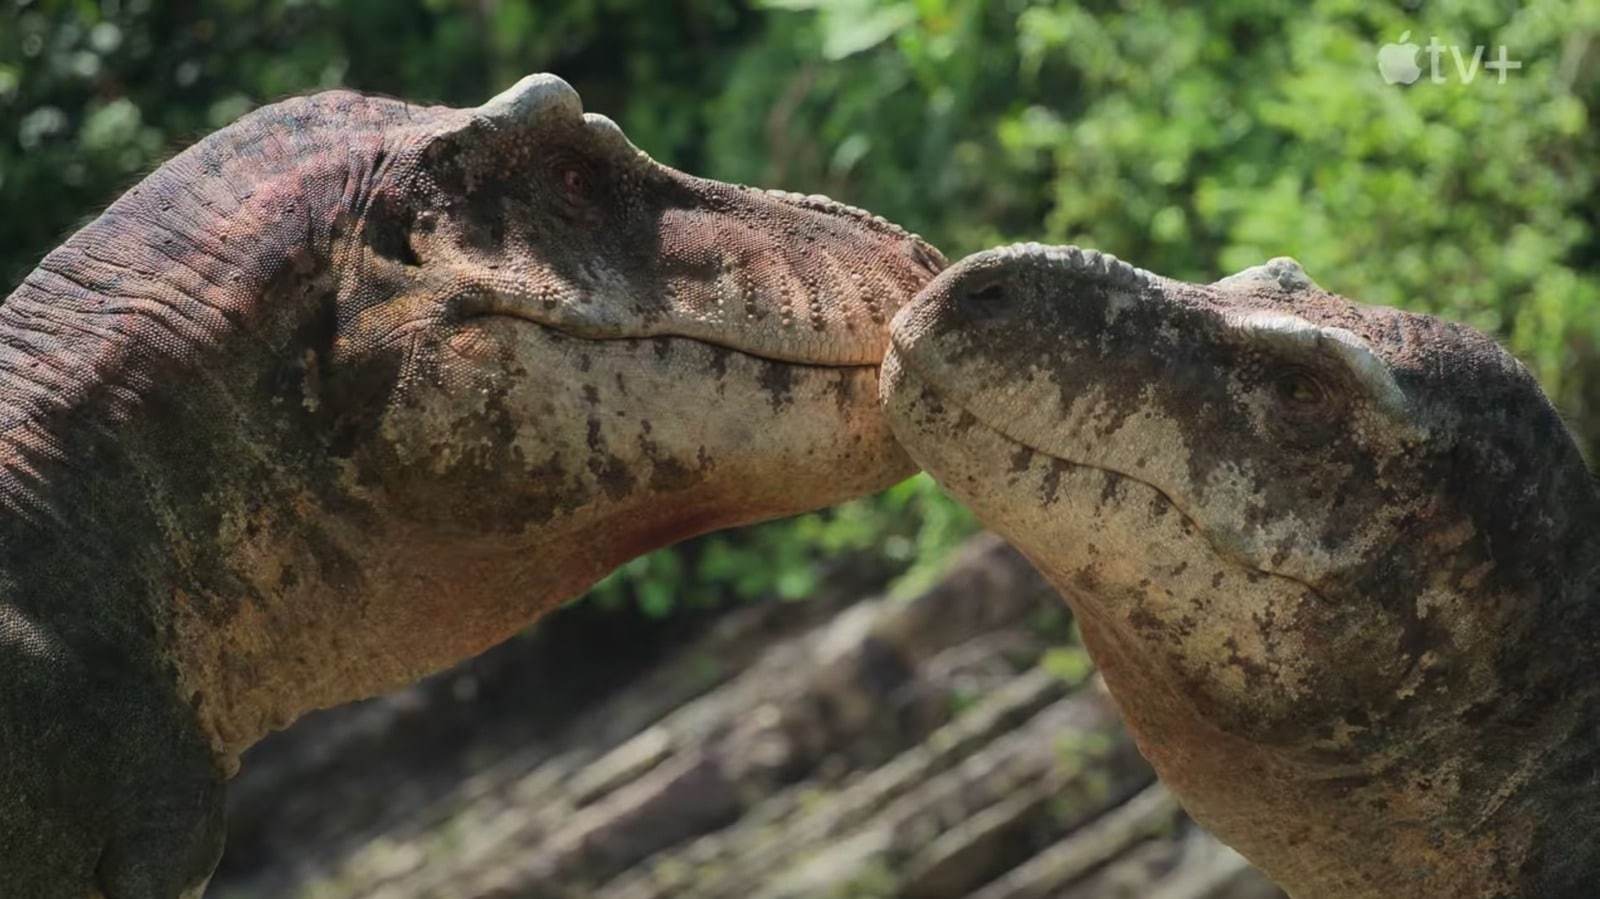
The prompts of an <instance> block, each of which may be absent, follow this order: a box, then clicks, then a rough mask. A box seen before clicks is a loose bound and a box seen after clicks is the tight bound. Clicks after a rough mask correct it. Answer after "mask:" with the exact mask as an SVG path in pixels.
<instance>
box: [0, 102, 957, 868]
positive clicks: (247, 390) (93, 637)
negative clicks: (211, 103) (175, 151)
mask: <svg viewBox="0 0 1600 899" xmlns="http://www.w3.org/2000/svg"><path fill="white" fill-rule="evenodd" d="M11 212H12V214H20V213H21V211H20V210H12V211H11ZM942 265H943V260H942V258H941V257H940V256H939V255H938V253H937V252H936V251H934V250H933V249H931V248H930V247H928V246H927V245H926V244H924V243H922V242H921V241H920V240H918V239H916V238H915V237H913V236H911V235H908V234H906V233H905V232H903V231H901V230H899V229H898V228H895V227H894V226H892V225H890V224H888V223H887V222H884V221H882V220H880V219H876V218H874V217H872V216H869V215H867V214H866V213H863V212H860V211H859V210H854V209H850V208H848V207H844V206H840V205H838V204H835V203H832V202H830V201H828V200H826V199H823V198H806V197H798V196H794V195H786V194H773V193H767V192H762V191H756V190H751V189H748V188H741V187H735V186H731V185H725V184H719V183H716V182H712V181H705V180H701V179H698V178H693V177H690V176H687V175H684V174H682V173H679V172H676V171H673V170H671V169H668V168H665V167H663V166H661V165H659V164H657V163H655V162H653V161H652V160H650V159H649V158H648V157H646V156H645V155H644V154H643V153H641V152H640V151H638V150H637V149H636V148H634V147H633V146H632V145H631V144H629V143H628V141H627V140H626V138H624V137H623V136H622V134H621V132H620V131H618V129H617V127H616V126H615V125H614V124H612V123H611V122H610V121H609V120H607V119H604V118H602V117H599V116H594V115H589V116H585V115H584V114H583V112H582V109H581V107H580V104H579V100H578V97H577V95H576V94H575V93H574V92H573V91H572V89H571V88H570V87H568V86H567V85H566V84H565V83H564V82H562V81H560V80H559V79H557V78H554V77H552V76H532V77H530V78H528V79H524V81H523V82H521V83H519V84H518V85H517V86H516V87H514V88H513V89H511V90H510V91H508V92H506V93H505V94H503V95H501V96H500V97H497V98H495V99H494V100H492V101H490V102H489V103H488V104H486V105H485V106H483V107H480V108H478V109H471V110H456V109H445V108H422V107H417V106H412V105H409V104H406V103H403V102H399V101H393V100H385V99H377V98H368V97H362V96H359V95H356V94H352V93H342V92H341V93H328V94H320V95H317V96H313V97H307V98H302V99H296V100H290V101H288V102H285V103H281V104H278V105H276V106H272V107H268V108H266V109H263V110H261V111H259V112H256V113H254V114H252V115H250V116H247V117H245V118H244V119H242V120H241V121H240V122H238V123H237V124H235V125H233V126H230V127H229V128H227V129H225V130H223V131H221V132H218V133H217V134H214V135H212V136H210V137H208V138H206V139H205V140H204V141H202V142H200V143H199V144H198V145H196V146H194V147H192V148H191V149H189V150H188V151H186V152H184V153H182V154H181V155H179V156H177V157H176V158H175V159H173V160H172V161H171V162H169V163H167V164H166V165H165V166H163V167H162V168H161V169H160V170H158V171H157V172H155V173H154V174H153V175H151V176H150V177H149V178H147V179H146V180H145V181H143V182H142V183H140V184H139V185H138V186H136V187H135V188H133V189H132V190H130V191H129V192H128V193H127V194H126V195H125V196H124V197H122V198H121V199H120V200H118V201H117V202H116V203H115V204H113V205H112V206H111V207H110V208H109V209H108V210H107V211H106V213H105V214H104V215H103V216H102V217H101V218H100V219H98V220H97V221H95V222H94V223H92V224H90V225H89V226H88V227H86V228H85V229H84V230H83V231H81V232H80V233H78V234H77V235H76V236H74V237H72V238H71V239H70V240H69V241H68V242H67V243H66V244H65V245H64V246H62V247H61V248H60V249H58V250H56V251H55V252H53V253H51V254H50V255H49V256H48V257H46V259H45V260H44V261H43V263H42V264H41V265H40V266H39V268H38V269H37V270H36V271H35V272H34V273H33V274H31V275H30V276H28V278H27V279H26V281H25V282H24V283H23V284H22V286H21V287H20V288H18V290H17V291H16V292H15V293H13V294H12V295H11V296H10V297H9V298H8V299H6V301H5V302H4V303H3V304H0V771H4V776H3V778H0V895H3V896H6V897H24V896H25V897H29V899H49V897H57V896H61V897H82V896H84V895H104V896H106V897H109V899H134V897H173V896H178V895H180V894H182V895H197V894H198V893H199V891H200V890H201V889H202V888H203V884H204V881H205V880H206V878H207V877H208V876H209V874H210V871H211V870H212V868H213V867H214V865H215V862H216V859H217V857H218V855H219V853H220V849H221V838H222V829H221V816H222V812H221V809H222V804H221V802H222V793H223V786H222V785H223V781H224V778H225V776H226V775H227V774H228V773H231V771H232V770H233V768H234V767H235V765H236V759H237V757H238V754H239V752H240V751H241V750H243V749H244V748H245V747H247V746H249V745H250V744H251V743H252V742H254V741H255V740H256V739H258V738H259V737H260V736H261V735H262V734H264V733H265V732H267V731H268V730H270V729H272V728H275V727H281V726H283V725H285V724H286V723H287V722H289V721H290V720H292V719H293V718H294V717H295V716H296V715H298V714H300V713H301V712H303V711H306V710H308V709H312V708H317V707H322V706H329V705H333V704H336V703H340V702H345V701H348V700H351V699H355V698H358V697H363V696H369V695H372V694H374V693H377V692H379V691H381V690H384V689H387V688H390V687H393V686H395V685H398V684H403V683H406V682H408V681H411V680H413V679H415V678H417V677H418V676H420V675H422V674H425V673H427V672H430V671H434V670H436V669H438V668H440V667H442V666H444V665H447V664H449V663H451V662H453V661H456V660H459V659H461V658H464V657H466V656H470V655H472V654H474V653H476V652H478V651H480V650H482V649H483V648H485V647H487V646H489V645H491V644H493V643H496V642H498V641H500V640H502V639H504V638H505V637H507V636H509V635H511V634H512V633H514V632H515V631H517V630H518V629H520V628H522V627H524V626H526V625H527V624H528V623H529V622H530V621H533V620H534V619H535V618H537V617H538V616H539V615H540V614H541V613H542V612H544V611H546V610H548V609H549V608H551V607H552V606H554V605H556V604H557V603H560V602H561V601H563V600H566V599H568V598H570V597H572V596H574V595H576V594H578V593H579V592H581V591H582V590H583V589H584V588H586V587H587V586H588V585H589V584H591V583H593V582H594V581H595V580H596V579H598V578H599V577H601V576H603V575H604V574H605V573H606V572H608V571H610V570H611V569H612V568H613V567H614V566H616V565H617V564H618V563H620V562H622V561H624V560H626V559H628V558H629V557H632V556H634V555H636V554H638V553H640V552H643V551H645V550H648V549H651V548H654V547H658V546H662V545H664V544H667V543H670V542H673V541H675V540H678V539H681V538H684V537H688V536H691V535H693V534H697V533H701V532H704V531H707V530H711V529H714V528H719V527H725V526H729V525H734V524H738V523H742V522H749V521H755V520H758V519H763V518H770V517H773V516H778V515H784V514H789V513H794V512H798V511H801V510H805V509H811V508H815V507H819V506H823V505H827V504H830V503H834V502H837V501H840V500H843V499H846V498H848V497H852V496H856V495H859V494H863V493H866V492H869V491H872V490H875V489H878V488H880V487H883V486H885V485H887V484H889V483H891V482H893V481H895V480H897V479H899V478H901V477H903V476H905V475H906V474H907V473H909V471H910V462H909V460H908V459H906V457H905V456H904V454H903V453H902V452H901V451H900V450H899V449H898V448H897V447H896V446H895V445H894V443H893V441H892V438H891V435H890V434H889V432H888V429H887V426H886V424H885V423H884V422H883V420H882V417H881V414H880V412H879V409H878V404H877V386H876V385H877V366H878V364H879V362H880V360H881V358H882V354H883V352H884V351H885V349H886V345H887V321H888V319H889V317H890V316H891V315H892V314H893V313H894V311H895V310H896V309H897V308H898V307H899V306H900V305H901V304H902V303H903V302H904V301H906V300H907V299H908V298H909V297H910V296H912V295H913V294H914V293H915V292H916V291H917V290H918V289H919V288H920V287H922V286H923V285H924V284H925V283H926V282H927V281H928V280H929V279H930V278H931V277H932V276H933V274H934V273H935V272H936V271H937V269H938V268H940V267H941V266H942Z"/></svg>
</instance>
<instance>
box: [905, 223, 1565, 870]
mask: <svg viewBox="0 0 1600 899" xmlns="http://www.w3.org/2000/svg"><path fill="white" fill-rule="evenodd" d="M892 333H893V347H892V350H891V352H890V354H889V357H888V359H887V361H886V363H885V368H884V383H883V392H884V399H885V403H886V405H887V408H888V412H889V416H890V420H891V424H892V426H893V427H894V430H895V432H896V434H897V435H898V436H899V437H900V439H901V441H902V443H903V444H904V445H905V446H906V448H907V450H908V451H909V452H910V454H911V455H912V457H913V458H914V459H915V460H916V461H917V462H918V463H919V464H921V465H922V466H923V467H925V468H926V469H928V470H929V471H930V472H931V473H932V474H933V475H934V476H935V478H937V479H938V480H939V481H940V483H942V484H943V485H944V486H945V487H946V488H947V489H949V490H950V491H951V492H952V493H954V494H955V495H956V496H957V497H958V498H959V499H961V500H963V501H964V502H966V503H968V504H970V505H971V506H972V508H973V509H974V510H975V511H976V512H977V514H978V516H979V517H980V519H982V520H983V521H985V522H986V523H987V524H989V525H990V526H992V527H994V528H995V529H997V530H998V531H1000V532H1001V533H1002V534H1003V535H1005V536H1006V537H1007V538H1009V539H1010V540H1012V541H1013V542H1015V543H1016V544H1017V545H1018V546H1019V547H1020V548H1021V549H1022V550H1023V551H1024V552H1025V553H1026V554H1027V555H1028V556H1029V557H1030V558H1031V559H1032V560H1033V561H1034V562H1035V563H1036V564H1038V565H1039V566H1040V568H1041V569H1042V570H1043V571H1044V572H1045V573H1046V574H1047V575H1048V576H1049V577H1050V578H1051V579H1052V581H1053V582H1054V583H1055V584H1056V585H1057V586H1058V587H1059V588H1060V589H1061V590H1062V592H1063V593H1064V595H1065V596H1066V598H1067V599H1068V600H1069V602H1070V603H1071V604H1072V606H1073V608H1074V610H1075V611H1076V612H1077V617H1078V620H1079V624H1080V627H1081V629H1082V631H1083V635H1084V639H1085V642H1086V644H1087V645H1088V647H1089V649H1090V650H1091V653H1092V654H1093V655H1094V657H1095V659H1096V661H1097V662H1098V664H1099V665H1100V667H1101V670H1102V671H1103V673H1104V675H1105V678H1106V681H1107V683H1108V685H1109V686H1110V687H1111V689H1112V692H1113V693H1114V694H1116V695H1117V697H1118V699H1119V702H1120V704H1121V705H1122V706H1123V708H1124V711H1125V712H1126V714H1127V716H1128V718H1129V720H1130V723H1131V725H1132V726H1133V728H1134V730H1135V732H1136V733H1137V734H1138V735H1139V737H1140V739H1141V745H1142V747H1143V748H1144V750H1145V751H1146V754H1147V755H1149V757H1150V758H1151V760H1152V761H1153V762H1154V763H1155V764H1156V766H1157V769H1158V770H1159V771H1160V772H1161V773H1162V775H1163V776H1164V778H1166V779H1167V780H1168V781H1169V782H1170V783H1171V784H1172V785H1173V786H1174V787H1175V789H1177V791H1178V792H1179V795H1180V796H1181V797H1183V798H1184V799H1185V802H1186V804H1188V805H1189V806H1190V807H1191V810H1192V811H1195V812H1196V814H1197V815H1198V816H1200V817H1201V820H1202V821H1203V822H1204V823H1207V824H1210V825H1212V826H1213V827H1215V828H1216V829H1217V830H1218V831H1219V832H1221V833H1223V835H1224V836H1225V837H1227V838H1230V839H1236V838H1237V839H1238V841H1239V844H1240V845H1241V846H1250V845H1259V842H1255V843H1252V840H1251V839H1250V838H1248V837H1246V838H1239V834H1240V833H1241V831H1242V832H1244V833H1245V834H1249V833H1251V832H1252V829H1253V830H1254V831H1255V832H1256V833H1259V831H1260V830H1261V829H1262V827H1261V824H1260V822H1261V821H1266V820H1271V818H1270V817H1263V814H1264V813H1263V811H1262V809H1263V806H1262V805H1261V804H1260V803H1262V802H1281V803H1282V805H1281V806H1279V807H1278V810H1279V811H1283V810H1284V809H1292V808H1293V807H1294V804H1295V802H1297V801H1302V802H1306V803H1311V802H1313V799H1312V798H1311V797H1313V796H1316V795H1317V791H1316V790H1315V789H1309V788H1307V786H1306V784H1307V782H1308V781H1309V780H1311V779H1317V780H1320V781H1322V782H1324V783H1334V782H1336V781H1337V782H1338V784H1342V788H1343V789H1344V790H1345V792H1346V794H1350V793H1352V792H1357V791H1359V790H1360V789H1361V788H1363V787H1365V786H1368V785H1370V783H1372V782H1375V781H1376V778H1377V774H1376V772H1378V771H1383V770H1390V771H1393V770H1400V768H1401V767H1402V766H1403V764H1404V763H1405V762H1409V761H1410V760H1414V759H1415V758H1417V757H1419V756H1425V755H1427V754H1428V753H1429V752H1430V751H1432V752H1435V753H1436V754H1435V755H1434V756H1433V757H1432V761H1433V762H1440V760H1441V759H1445V758H1449V759H1451V760H1452V761H1451V762H1449V763H1446V766H1447V767H1449V765H1454V764H1455V763H1456V762H1460V764H1459V765H1458V766H1457V767H1455V768H1454V769H1453V771H1452V774H1451V775H1450V776H1452V777H1459V778H1463V779H1465V778H1476V777H1483V778H1494V777H1498V778H1500V780H1501V781H1503V780H1504V778H1505V777H1508V776H1511V775H1510V774H1509V773H1508V772H1509V770H1510V769H1511V768H1512V767H1514V765H1515V764H1516V763H1513V762H1511V761H1509V757H1508V756H1505V755H1494V754H1492V753H1488V754H1484V755H1482V756H1479V757H1476V758H1470V759H1469V760H1467V761H1461V756H1460V754H1459V753H1457V750H1460V749H1462V748H1464V747H1467V746H1474V745H1478V744H1477V742H1476V740H1477V739H1478V738H1477V737H1476V736H1471V737H1469V736H1468V735H1470V734H1481V733H1482V731H1483V729H1484V728H1485V727H1486V726H1488V723H1489V722H1491V721H1499V720H1511V719H1513V718H1515V717H1516V716H1517V715H1523V716H1533V717H1542V718H1543V719H1544V720H1546V721H1554V720H1562V718H1561V716H1562V714H1563V713H1562V712H1560V711H1559V710H1558V709H1557V708H1555V707H1554V706H1552V707H1550V708H1531V707H1530V703H1529V702H1528V701H1527V700H1526V696H1527V695H1528V694H1527V692H1525V691H1526V690H1529V689H1549V688H1550V687H1551V686H1552V685H1554V684H1557V683H1570V682H1571V681H1572V678H1573V677H1574V676H1575V674H1576V673H1577V667H1576V666H1573V665H1569V664H1567V663H1565V662H1553V663H1552V662H1551V661H1550V660H1549V659H1548V658H1547V657H1546V655H1545V651H1546V647H1547V646H1548V645H1549V644H1548V643H1547V642H1545V641H1546V640H1547V639H1548V638H1552V637H1553V636H1554V635H1555V634H1556V633H1557V632H1558V631H1559V630H1560V629H1561V625H1559V624H1558V623H1557V622H1560V621H1562V620H1563V619H1565V620H1566V621H1567V626H1569V627H1580V628H1581V629H1583V630H1584V631H1585V632H1586V633H1590V634H1593V633H1594V630H1595V628H1594V621H1593V612H1592V611H1590V608H1591V607H1592V605H1593V604H1592V603H1591V602H1588V600H1587V596H1588V593H1586V592H1585V591H1588V590H1592V587H1588V586H1585V585H1584V578H1581V577H1579V576H1577V574H1575V572H1576V571H1578V569H1577V568H1571V569H1566V570H1565V572H1563V570H1562V568H1563V566H1565V565H1569V564H1573V563H1572V562H1571V560H1572V559H1573V558H1574V553H1575V550H1574V547H1575V546H1577V545H1578V544H1579V541H1580V539H1587V538H1586V537H1580V536H1579V535H1580V533H1581V532H1583V531H1584V528H1583V527H1582V522H1583V521H1584V520H1585V518H1589V520H1591V522H1592V520H1593V519H1592V515H1593V510H1594V502H1593V487H1592V485H1591V484H1590V482H1589V479H1588V476H1587V472H1586V471H1585V469H1584V466H1583V464H1582V462H1581V459H1580V458H1579V456H1578V453H1577V451H1576V449H1575V448H1574V445H1573V443H1572V441H1571V439H1570V437H1569V436H1568V434H1567V433H1566V431H1565V429H1564V428H1563V425H1562V423H1561V422H1560V420H1559V418H1558V417H1557V416H1556V415H1555V413H1554V412H1553V410H1552V409H1551V407H1550V404H1549V403H1548V401H1546V399H1545V398H1544V396H1543V395H1542V394H1541V393H1540V391H1539V388H1538V387H1537V385H1536V384H1535V382H1534V380H1533V378H1532V377H1530V375H1529V374H1528V372H1527V371H1526V370H1525V369H1524V368H1523V367H1522V366H1521V365H1520V364H1518V363H1517V362H1516V361H1515V360H1514V359H1513V358H1512V357H1511V356H1510V355H1509V354H1507V353H1506V352H1505V351H1504V350H1502V349H1501V348H1500V347H1498V346H1497V345H1496V344H1495V343H1494V342H1493V341H1491V340H1489V339H1488V338H1486V337H1484V336H1482V335H1481V334H1478V333H1476V332H1474V331H1472V330H1470V329H1468V328H1465V327H1460V326H1457V325H1452V324H1448V323H1445V322H1442V321H1439V320H1437V319H1433V318H1429V317H1426V316H1420V315H1413V314H1407V313H1403V312H1399V311H1396V310H1392V309H1386V308H1374V307H1366V306H1361V305H1358V304H1356V303H1352V302H1350V301H1348V300H1345V299H1343V298H1340V297H1337V296H1334V295H1332V294H1329V293H1327V292H1325V291H1324V290H1322V289H1321V288H1319V287H1317V286H1316V285H1315V284H1314V283H1312V282H1311V280H1310V279H1309V278H1308V277H1307V276H1306V274H1305V273H1304V272H1303V271H1302V270H1301V269H1300V267H1299V266H1298V265H1297V264H1295V263H1294V262H1293V261H1292V260H1288V259H1277V260H1273V261H1271V262H1269V263H1267V264H1265V265H1263V266H1260V267H1257V268H1253V269H1250V270H1247V271H1245V272H1241V273H1239V274H1238V275H1235V276H1233V277H1231V278H1227V279H1225V280H1223V281H1219V282H1217V283H1215V284H1210V285H1196V284H1187V283H1183V282H1179V281H1174V280H1170V279H1167V278H1162V277H1159V276H1156V275H1153V274H1150V273H1148V272H1144V271H1141V270H1138V269H1135V268H1133V267H1132V266H1129V265H1127V264H1126V263H1123V262H1120V261H1117V260H1116V259H1115V258H1113V257H1110V256H1107V255H1103V254H1099V253H1096V252H1093V251H1088V250H1080V249H1078V248H1073V247H1067V248H1047V247H1041V246H1037V245H1028V246H1021V247H1014V248H1009V249H1003V250H996V251H991V252H986V253H981V254H978V255H977V256H974V257H971V258H969V259H967V260H964V261H963V262H961V263H959V264H958V265H956V266H954V267H952V268H951V269H949V270H948V271H946V272H945V273H944V274H943V275H941V276H940V277H939V278H938V279H937V280H935V282H934V283H933V284H932V285H930V286H929V287H928V288H927V289H926V290H925V291H924V292H923V293H922V294H921V296H920V297H919V298H918V300H917V301H916V302H915V303H914V304H912V305H911V306H909V307H908V308H906V309H905V310H903V311H902V312H901V313H900V314H899V316H898V317H897V318H896V321H895V323H894V327H893V332H892ZM1583 570H1584V571H1587V569H1583ZM1533 683H1538V684H1542V685H1544V686H1542V687H1539V688H1532V687H1531V686H1530V685H1531V684H1533ZM1546 695H1548V694H1546ZM1523 720H1527V719H1526V718H1524V719H1523ZM1453 740H1454V741H1460V742H1458V743H1452V742H1451V741H1453ZM1424 747H1429V748H1426V749H1425V748H1424ZM1441 747H1443V748H1441ZM1469 755H1470V753H1469ZM1491 756H1494V757H1492V758H1491ZM1403 760H1404V761H1403ZM1407 770H1414V769H1407ZM1468 771H1470V772H1471V773H1470V774H1469V773H1465V772H1468ZM1279 778H1281V780H1275V779H1279ZM1338 784H1336V785H1338ZM1412 786H1414V785H1409V784H1408V785H1406V786H1405V787H1404V788H1396V791H1395V795H1402V794H1404V793H1405V790H1408V789H1410V788H1411V787H1412ZM1427 786H1428V785H1427V784H1424V785H1423V786H1422V787H1421V788H1420V789H1422V790H1426V789H1427ZM1434 786H1435V787H1436V788H1438V789H1437V790H1436V792H1437V793H1438V794H1440V795H1443V794H1446V793H1448V792H1449V790H1448V789H1447V788H1439V787H1440V785H1439V784H1438V783H1436V784H1434ZM1485 792H1487V789H1485V790H1484V791H1483V792H1479V793H1478V794H1477V795H1476V796H1469V795H1468V793H1469V791H1466V790H1464V791H1463V793H1462V800H1463V802H1468V803H1470V802H1481V799H1482V796H1483V795H1484V793H1485ZM1416 795H1420V794H1415V793H1413V794H1410V796H1412V797H1414V796H1416ZM1296 797H1298V799H1297V798H1296ZM1398 804H1401V803H1398V802H1397V805H1398ZM1251 821H1255V822H1256V823H1254V824H1252V823H1250V822H1251ZM1247 854H1251V853H1247ZM1269 870H1270V869H1269ZM1323 887H1324V889H1323V890H1322V891H1321V892H1319V891H1317V890H1312V891H1311V892H1310V893H1308V895H1309V894H1312V893H1316V894H1319V895H1320V894H1324V893H1325V892H1326V889H1325V887H1326V884H1323Z"/></svg>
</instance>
